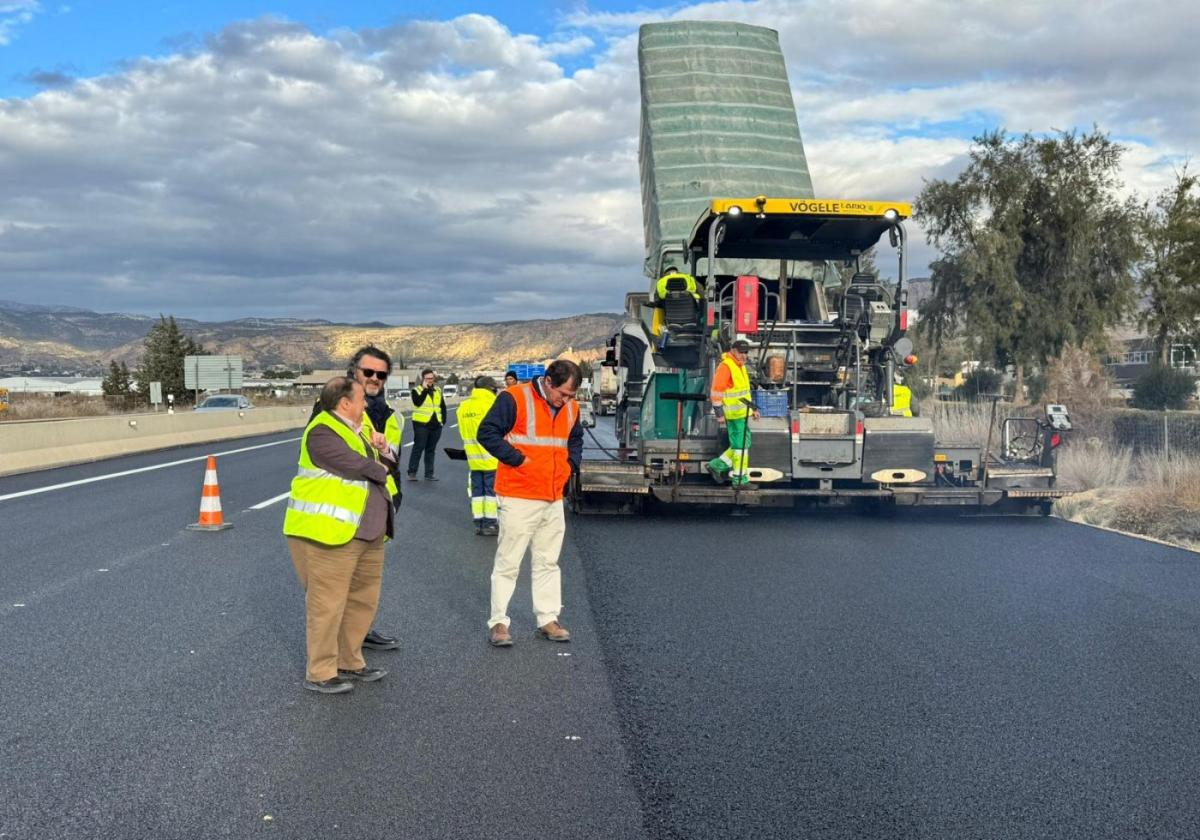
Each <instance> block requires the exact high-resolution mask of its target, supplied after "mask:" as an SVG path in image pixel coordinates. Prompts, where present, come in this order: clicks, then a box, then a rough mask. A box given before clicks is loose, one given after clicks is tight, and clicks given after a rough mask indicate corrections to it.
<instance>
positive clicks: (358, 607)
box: [287, 536, 384, 682]
mask: <svg viewBox="0 0 1200 840" xmlns="http://www.w3.org/2000/svg"><path fill="white" fill-rule="evenodd" d="M287 542H288V550H289V551H291V553H292V563H293V565H295V567H296V576H297V577H298V578H299V579H300V586H301V588H302V589H303V590H304V611H305V638H306V642H307V647H308V669H307V672H306V674H305V676H306V678H307V679H310V680H312V681H313V682H322V681H324V680H328V679H332V678H333V677H336V676H337V672H338V669H339V668H341V669H342V670H345V671H357V670H358V669H359V668H364V667H366V664H367V663H366V661H365V660H364V659H363V657H362V643H363V639H364V638H366V635H367V631H368V630H370V629H371V622H372V621H374V620H375V611H376V610H377V609H379V590H380V587H381V585H382V583H383V544H384V538H383V537H382V536H381V537H379V538H378V539H375V540H371V541H370V542H368V541H366V540H350V542H348V543H346V544H345V545H338V546H328V545H319V544H317V543H314V542H309V541H308V540H302V539H300V538H298V537H288V538H287Z"/></svg>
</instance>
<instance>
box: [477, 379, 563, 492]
mask: <svg viewBox="0 0 1200 840" xmlns="http://www.w3.org/2000/svg"><path fill="white" fill-rule="evenodd" d="M505 391H506V392H507V393H508V394H509V396H511V397H512V398H513V400H514V401H515V402H516V404H517V419H516V421H515V422H514V423H513V427H512V430H511V431H509V433H508V434H507V435H505V439H506V440H507V441H508V442H509V443H510V444H512V445H513V446H514V447H515V448H516V449H518V450H519V451H520V452H521V454H523V455H524V456H525V463H523V464H521V466H519V467H510V466H509V465H508V464H506V463H504V462H503V461H501V462H500V464H499V466H498V467H497V468H496V495H497V496H515V497H516V498H518V499H538V500H541V501H545V502H555V501H558V500H559V499H561V498H562V495H563V486H564V485H566V483H567V479H568V478H570V477H571V464H570V462H569V461H568V460H567V442H568V440H569V439H570V437H571V430H572V429H573V428H575V422H576V421H577V420H578V419H579V406H578V405H577V404H576V403H575V401H574V400H567V402H566V403H564V404H563V407H562V408H560V409H559V410H558V414H557V415H555V414H554V413H553V411H552V409H551V408H550V405H549V403H547V402H546V401H545V399H543V398H542V397H541V396H540V395H539V394H536V393H534V387H533V383H532V382H525V383H523V384H521V385H514V386H512V387H511V388H506V389H505Z"/></svg>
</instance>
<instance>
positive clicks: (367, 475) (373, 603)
mask: <svg viewBox="0 0 1200 840" xmlns="http://www.w3.org/2000/svg"><path fill="white" fill-rule="evenodd" d="M318 406H319V407H320V409H321V410H320V411H319V412H318V413H317V415H316V417H314V418H313V419H312V420H311V421H310V422H309V424H308V426H307V427H306V428H305V430H304V436H303V438H301V442H300V462H299V465H298V469H297V472H296V477H295V478H294V479H292V487H291V493H290V495H289V498H288V505H287V512H286V513H285V515H284V521H283V533H284V535H285V536H286V537H287V543H288V550H289V551H290V552H291V555H292V562H293V564H294V565H295V567H296V575H297V577H298V578H299V579H300V586H301V588H302V589H303V590H304V605H305V616H306V618H305V637H306V647H307V651H308V666H307V669H306V672H305V680H304V687H305V688H306V689H308V690H310V691H317V692H321V693H323V694H341V693H343V692H347V691H351V690H353V688H354V684H355V683H356V682H374V681H375V680H378V679H381V678H382V677H383V676H384V675H385V674H386V673H387V672H386V671H384V670H382V669H380V668H371V667H368V666H367V663H366V662H365V661H364V660H363V656H362V646H363V640H364V639H365V638H366V635H367V631H368V630H369V629H370V627H371V621H372V619H373V618H374V617H375V612H376V610H377V609H378V607H379V591H380V587H381V584H382V580H383V546H384V543H385V542H386V540H387V539H388V538H389V537H391V536H392V535H393V533H394V522H393V514H394V510H393V508H392V497H393V496H394V495H395V493H396V483H395V480H394V479H393V478H392V467H393V465H392V463H391V461H390V456H391V451H390V447H389V445H388V442H387V439H386V437H385V436H384V435H383V433H381V432H377V431H375V430H374V429H372V428H371V426H370V424H369V423H368V422H367V421H366V420H365V415H366V392H365V390H364V389H363V386H362V384H361V383H359V382H357V381H355V380H354V379H352V378H350V377H348V376H337V377H334V378H333V379H331V380H329V381H328V382H327V383H325V387H324V388H323V389H322V390H321V396H320V399H319V400H318Z"/></svg>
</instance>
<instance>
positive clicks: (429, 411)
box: [412, 388, 446, 423]
mask: <svg viewBox="0 0 1200 840" xmlns="http://www.w3.org/2000/svg"><path fill="white" fill-rule="evenodd" d="M435 413H436V414H437V419H438V422H439V423H445V422H446V418H445V417H444V416H442V389H441V388H434V389H433V393H432V394H430V395H429V396H428V397H426V398H425V402H423V403H421V404H420V405H419V406H417V407H416V408H414V409H413V413H412V421H413V422H414V423H428V422H429V418H431V417H433V415H434V414H435Z"/></svg>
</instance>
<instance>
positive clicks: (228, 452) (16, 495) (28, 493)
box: [0, 437, 300, 502]
mask: <svg viewBox="0 0 1200 840" xmlns="http://www.w3.org/2000/svg"><path fill="white" fill-rule="evenodd" d="M298 440H300V438H298V437H294V438H287V439H286V440H276V441H272V442H271V443H260V444H257V445H255V446H243V447H242V448H241V449H227V450H226V451H224V452H214V453H212V454H213V456H214V457H217V458H220V457H221V456H223V455H237V454H238V453H241V452H250V451H251V450H254V449H265V448H266V447H268V446H279V445H281V444H284V443H295V442H296V441H298ZM207 459H208V456H207V455H198V456H197V457H195V458H184V459H182V460H179V461H168V462H167V463H165V464H153V465H151V466H149V467H138V468H137V469H135V470H122V471H121V472H115V473H108V474H106V475H97V476H93V477H92V478H81V479H79V480H77V481H64V482H63V483H62V484H51V485H49V486H47V487H36V488H34V489H33V490H22V491H20V492H19V493H6V494H5V495H3V496H0V502H6V501H8V500H9V499H20V498H22V497H23V496H36V495H37V494H38V493H49V492H50V491H51V490H62V489H63V488H65V487H78V486H79V485H81V484H91V483H92V482H93V481H107V480H108V479H110V478H121V477H122V476H126V475H136V474H137V473H144V472H150V471H151V470H162V469H166V468H167V467H177V466H179V465H180V464H192V463H195V462H196V461H205V460H207Z"/></svg>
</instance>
